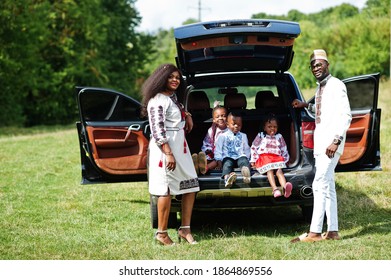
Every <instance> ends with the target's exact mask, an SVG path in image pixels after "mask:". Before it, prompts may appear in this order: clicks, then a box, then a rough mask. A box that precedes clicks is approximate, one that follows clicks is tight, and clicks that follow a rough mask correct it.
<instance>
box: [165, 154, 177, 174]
mask: <svg viewBox="0 0 391 280" xmlns="http://www.w3.org/2000/svg"><path fill="white" fill-rule="evenodd" d="M166 167H167V170H168V171H174V170H175V167H176V161H175V157H174V155H173V154H169V155H166Z"/></svg>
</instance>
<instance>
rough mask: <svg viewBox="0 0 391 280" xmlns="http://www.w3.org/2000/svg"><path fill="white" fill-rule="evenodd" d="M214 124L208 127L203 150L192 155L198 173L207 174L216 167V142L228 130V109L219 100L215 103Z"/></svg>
mask: <svg viewBox="0 0 391 280" xmlns="http://www.w3.org/2000/svg"><path fill="white" fill-rule="evenodd" d="M213 105H214V107H213V111H212V118H213V120H212V121H213V123H212V126H211V127H210V128H209V129H208V132H207V133H206V136H205V138H204V140H203V142H202V147H201V152H199V153H198V154H196V153H194V154H193V155H192V157H193V162H194V166H195V168H196V171H197V174H198V173H201V174H205V173H206V172H208V170H211V169H215V168H216V167H217V162H216V160H215V158H214V152H215V144H216V141H217V138H218V137H219V136H220V135H221V134H222V133H223V132H225V131H227V109H226V108H225V107H223V106H221V105H220V103H219V102H218V101H215V103H214V104H213Z"/></svg>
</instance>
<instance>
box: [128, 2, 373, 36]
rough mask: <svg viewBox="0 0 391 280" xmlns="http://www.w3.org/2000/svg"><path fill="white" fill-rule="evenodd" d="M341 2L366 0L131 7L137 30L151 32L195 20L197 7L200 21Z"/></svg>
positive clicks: (358, 4) (304, 9)
mask: <svg viewBox="0 0 391 280" xmlns="http://www.w3.org/2000/svg"><path fill="white" fill-rule="evenodd" d="M199 2H200V3H201V5H200V7H201V9H199ZM342 3H350V4H352V5H354V6H356V7H357V8H359V9H362V8H363V7H364V6H365V3H366V0H318V1H315V0H312V1H311V0H236V1H234V0H208V1H206V0H136V2H135V7H136V9H137V11H138V12H139V14H140V16H141V17H142V20H141V24H140V26H139V27H138V28H137V30H138V31H144V32H154V31H156V30H158V29H159V28H162V29H166V30H167V29H170V28H171V27H178V26H181V25H182V24H183V22H185V21H186V20H187V19H189V18H193V19H197V20H198V18H199V10H200V11H201V21H210V20H219V19H248V18H251V16H252V15H253V14H257V13H260V12H264V13H266V14H270V15H286V14H287V13H288V12H289V11H290V10H293V9H295V10H298V11H300V12H302V13H305V14H308V13H314V12H319V11H321V10H323V9H326V8H330V7H335V6H338V5H340V4H342Z"/></svg>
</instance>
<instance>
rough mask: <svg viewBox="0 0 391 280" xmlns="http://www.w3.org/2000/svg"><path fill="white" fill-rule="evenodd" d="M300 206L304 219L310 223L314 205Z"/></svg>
mask: <svg viewBox="0 0 391 280" xmlns="http://www.w3.org/2000/svg"><path fill="white" fill-rule="evenodd" d="M300 208H301V214H302V215H303V219H304V221H305V222H307V223H310V222H311V219H312V210H313V208H314V207H313V206H312V205H310V206H307V205H306V206H304V205H301V206H300Z"/></svg>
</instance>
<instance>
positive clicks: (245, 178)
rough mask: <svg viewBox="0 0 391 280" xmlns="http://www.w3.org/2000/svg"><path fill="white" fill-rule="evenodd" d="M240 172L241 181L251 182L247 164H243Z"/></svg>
mask: <svg viewBox="0 0 391 280" xmlns="http://www.w3.org/2000/svg"><path fill="white" fill-rule="evenodd" d="M241 172H242V175H243V182H244V183H246V184H250V182H251V172H250V168H248V167H247V166H243V167H242V170H241Z"/></svg>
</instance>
